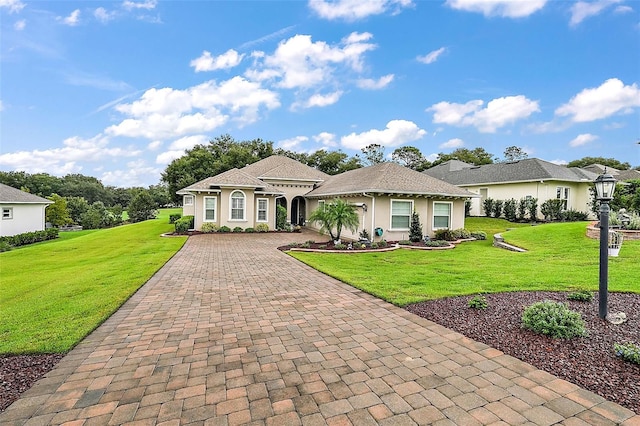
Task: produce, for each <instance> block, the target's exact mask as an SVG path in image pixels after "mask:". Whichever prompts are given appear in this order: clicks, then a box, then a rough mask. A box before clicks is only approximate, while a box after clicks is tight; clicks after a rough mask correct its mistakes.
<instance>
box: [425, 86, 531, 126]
mask: <svg viewBox="0 0 640 426" xmlns="http://www.w3.org/2000/svg"><path fill="white" fill-rule="evenodd" d="M483 105H484V101H482V100H473V101H469V102H467V103H466V104H456V103H450V102H439V103H437V104H435V105H433V106H431V108H429V109H427V111H433V122H434V123H441V124H449V125H453V126H461V127H465V126H474V127H476V128H477V129H478V130H479V131H480V132H482V133H495V132H496V130H497V129H499V128H501V127H504V126H506V125H508V124H512V123H514V122H516V121H518V120H522V119H525V118H527V117H529V116H530V115H531V114H533V113H534V112H538V111H540V108H539V106H538V101H532V100H530V99H527V98H526V97H525V96H523V95H518V96H506V97H503V98H497V99H493V100H492V101H489V103H487V106H486V108H482V106H483Z"/></svg>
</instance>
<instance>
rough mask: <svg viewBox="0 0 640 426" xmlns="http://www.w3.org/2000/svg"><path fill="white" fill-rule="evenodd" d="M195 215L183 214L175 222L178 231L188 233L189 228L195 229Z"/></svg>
mask: <svg viewBox="0 0 640 426" xmlns="http://www.w3.org/2000/svg"><path fill="white" fill-rule="evenodd" d="M193 221H194V218H193V216H182V217H181V218H180V219H178V220H176V222H175V223H174V225H175V227H176V233H178V234H186V233H187V231H189V229H193Z"/></svg>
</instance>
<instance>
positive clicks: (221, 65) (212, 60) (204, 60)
mask: <svg viewBox="0 0 640 426" xmlns="http://www.w3.org/2000/svg"><path fill="white" fill-rule="evenodd" d="M242 58H244V54H242V55H239V54H238V52H236V51H235V50H233V49H229V50H227V51H226V52H225V53H223V54H222V55H220V56H211V52H207V51H206V50H205V51H203V52H202V55H201V56H200V57H199V58H196V59H194V60H192V61H191V62H190V63H189V65H190V66H192V67H194V68H195V71H196V72H200V71H215V70H221V69H228V68H233V67H235V66H236V65H238V64H239V63H240V61H242Z"/></svg>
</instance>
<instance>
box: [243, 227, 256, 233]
mask: <svg viewBox="0 0 640 426" xmlns="http://www.w3.org/2000/svg"><path fill="white" fill-rule="evenodd" d="M244 232H245V233H247V234H253V233H254V232H256V230H255V229H253V228H251V227H249V228H247V229H245V230H244Z"/></svg>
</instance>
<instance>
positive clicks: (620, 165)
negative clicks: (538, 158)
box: [567, 157, 631, 170]
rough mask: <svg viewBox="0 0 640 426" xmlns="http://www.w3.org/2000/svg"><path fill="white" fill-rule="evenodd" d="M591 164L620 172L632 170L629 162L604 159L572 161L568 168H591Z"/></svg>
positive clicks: (592, 158)
mask: <svg viewBox="0 0 640 426" xmlns="http://www.w3.org/2000/svg"><path fill="white" fill-rule="evenodd" d="M591 164H602V165H603V166H607V167H612V168H614V169H618V170H629V169H630V168H631V164H629V163H628V162H626V161H625V162H624V163H623V162H622V161H618V160H616V159H615V158H604V157H583V158H581V159H579V160H573V161H570V162H569V164H567V167H585V166H590V165H591Z"/></svg>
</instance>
